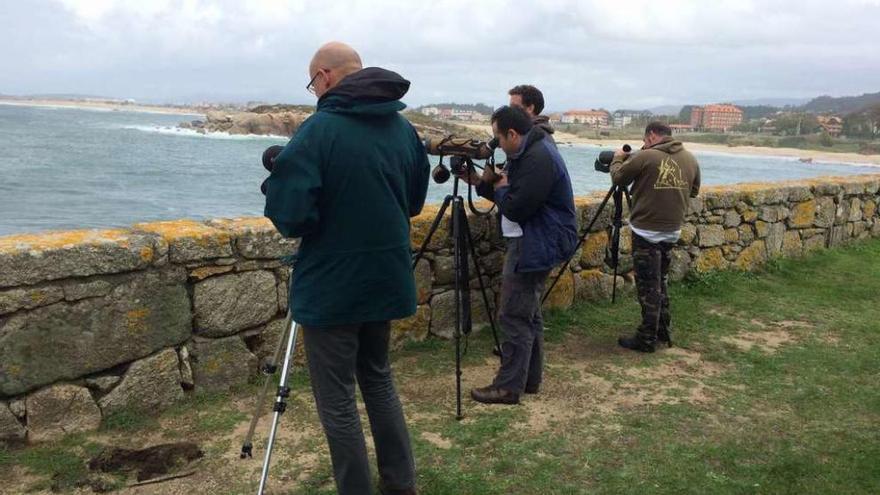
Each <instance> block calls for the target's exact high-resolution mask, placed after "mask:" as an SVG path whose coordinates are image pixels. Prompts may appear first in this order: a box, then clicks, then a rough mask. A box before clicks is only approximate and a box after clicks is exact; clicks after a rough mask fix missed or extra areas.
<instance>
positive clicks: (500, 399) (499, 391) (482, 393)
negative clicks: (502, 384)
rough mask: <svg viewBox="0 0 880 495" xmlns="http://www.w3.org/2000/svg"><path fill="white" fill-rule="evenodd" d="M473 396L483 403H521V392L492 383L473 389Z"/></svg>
mask: <svg viewBox="0 0 880 495" xmlns="http://www.w3.org/2000/svg"><path fill="white" fill-rule="evenodd" d="M471 398H472V399H474V400H475V401H477V402H482V403H483V404H519V394H515V393H513V392H511V391H509V390H504V389H503V388H496V387H493V386H491V385H489V386H488V387H483V388H475V389H473V390H471Z"/></svg>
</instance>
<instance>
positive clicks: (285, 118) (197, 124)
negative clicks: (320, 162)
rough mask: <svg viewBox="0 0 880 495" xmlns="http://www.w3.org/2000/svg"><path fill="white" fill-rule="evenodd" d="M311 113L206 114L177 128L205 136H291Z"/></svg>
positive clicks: (296, 111) (291, 111)
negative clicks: (201, 118) (202, 117)
mask: <svg viewBox="0 0 880 495" xmlns="http://www.w3.org/2000/svg"><path fill="white" fill-rule="evenodd" d="M309 115H311V113H307V112H303V111H298V110H287V111H281V112H266V113H258V112H254V111H250V112H223V111H214V112H208V113H207V114H206V115H205V120H193V121H190V122H182V123H181V124H179V126H178V127H180V128H181V129H192V130H195V131H196V132H199V133H202V134H207V133H209V132H224V133H227V134H237V135H242V134H244V135H246V134H257V135H261V136H285V137H287V136H291V135H292V134H293V133H294V132H296V130H297V128H299V126H300V124H302V123H303V122H304V121H305V120H306V119H307V118H308V117H309Z"/></svg>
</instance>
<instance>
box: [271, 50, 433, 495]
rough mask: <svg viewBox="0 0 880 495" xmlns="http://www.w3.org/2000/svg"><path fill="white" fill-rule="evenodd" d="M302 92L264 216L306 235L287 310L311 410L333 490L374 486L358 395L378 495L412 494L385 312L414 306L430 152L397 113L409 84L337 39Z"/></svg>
mask: <svg viewBox="0 0 880 495" xmlns="http://www.w3.org/2000/svg"><path fill="white" fill-rule="evenodd" d="M309 77H310V78H311V81H310V82H309V84H308V87H307V89H309V91H310V92H312V93H314V94H315V95H316V96H317V97H318V106H317V111H316V112H315V114H314V115H312V116H311V117H309V118H308V119H307V120H306V121H305V122H303V124H302V125H301V126H300V128H299V130H298V131H297V132H296V134H295V135H294V136H293V138H292V139H291V140H290V142H289V143H288V144H287V146H286V147H285V148H284V151H282V152H281V154H280V155H278V157H277V158H276V160H275V168H274V170H273V172H272V175H271V177H269V179H268V181H267V190H266V210H265V215H266V216H267V217H269V218H270V219H271V220H272V223H273V224H275V227H276V228H277V229H278V231H279V232H281V233H282V234H283V235H284V236H286V237H302V243H301V246H300V249H299V252H298V253H297V260H296V266H295V268H294V271H293V276H292V277H293V278H292V280H291V294H290V295H291V302H290V308H291V313H292V315H293V319H294V320H295V321H297V322H298V323H300V324H302V326H303V336H304V342H305V350H306V357H307V358H308V364H309V376H310V377H311V382H312V391H313V392H314V395H315V402H316V404H317V407H318V415H319V416H320V418H321V423H322V425H323V426H324V433H325V434H326V436H327V443H328V444H329V447H330V457H331V459H332V461H333V474H334V476H335V478H336V486H337V489H338V491H339V493H340V494H369V493H372V490H371V482H370V471H371V469H370V464H369V461H368V459H367V448H366V444H365V442H364V434H363V430H362V429H361V421H360V417H359V415H358V410H357V404H356V402H355V381H357V383H358V385H360V389H361V395H362V396H363V399H364V404H365V405H366V409H367V414H368V416H369V417H370V429H371V430H372V432H373V441H374V443H375V445H376V458H377V461H378V464H379V476H380V480H379V482H380V487H381V491H382V492H383V493H384V494H399V495H409V494H415V493H416V491H415V481H416V480H415V472H414V466H413V456H412V448H411V446H410V440H409V433H408V432H407V428H406V423H405V421H404V417H403V410H402V408H401V405H400V400H399V399H398V397H397V392H396V391H395V389H394V383H393V381H392V376H391V368H390V366H389V362H388V339H389V331H390V325H389V320H394V319H398V318H404V317H407V316H410V315H412V314H414V313H415V311H416V292H415V281H414V278H413V274H412V267H411V263H412V252H411V246H410V232H409V228H410V224H409V218H410V217H412V216H415V215H417V214H418V213H419V212H420V211H421V209H422V205H423V204H424V202H425V194H426V192H427V188H428V173H429V165H428V157H427V155H426V154H425V149H424V147H423V146H422V143H421V141H420V140H419V138H418V135H417V134H416V132H415V130H414V129H413V128H412V126H411V125H410V124H409V122H407V120H406V119H405V118H404V117H403V116H401V115H400V113H399V112H400V110H402V109H403V108H405V105H404V104H403V103H401V102H400V98H402V97H403V95H404V94H406V92H407V90H408V89H409V81H407V80H406V79H404V78H402V77H400V76H399V75H398V74H396V73H394V72H391V71H388V70H384V69H379V68H375V67H370V68H366V69H363V68H362V67H361V60H360V57H359V56H358V54H357V52H355V51H354V50H353V49H352V48H351V47H349V46H348V45H344V44H342V43H328V44H327V45H324V46H323V47H321V49H320V50H318V52H317V53H316V54H315V57H314V58H313V59H312V63H311V65H310V67H309Z"/></svg>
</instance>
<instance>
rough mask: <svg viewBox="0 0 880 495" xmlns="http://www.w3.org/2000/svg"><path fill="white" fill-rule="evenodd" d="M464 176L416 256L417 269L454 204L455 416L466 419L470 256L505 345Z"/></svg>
mask: <svg viewBox="0 0 880 495" xmlns="http://www.w3.org/2000/svg"><path fill="white" fill-rule="evenodd" d="M459 180H460V178H459V177H458V175H456V176H455V180H454V182H453V185H452V194H450V195H448V196H446V198H445V199H444V200H443V205H442V206H441V207H440V211H438V212H437V216H436V217H434V222H433V223H432V224H431V229H430V230H429V231H428V235H427V236H426V237H425V240H424V241H422V246H421V247H420V248H419V251H418V253H416V255H415V257H414V258H413V269H415V267H416V264H417V263H418V262H419V260H421V259H422V256H423V255H424V253H425V249H427V247H428V243H429V242H431V237H432V236H433V235H434V232H436V231H437V227H439V226H440V222H441V221H442V220H443V214H444V213H446V209H447V208H448V207H449V205H450V204H451V205H452V240H453V251H452V252H453V265H454V268H455V333H454V334H453V336H454V338H455V394H456V402H455V419H462V418H463V417H464V416H463V415H462V413H461V355H462V352H461V339H462V335H465V336H467V335H469V334H470V333H471V329H472V321H471V299H470V269H469V257H473V260H474V267H476V269H477V280H478V281H479V283H480V292H481V293H482V295H483V304H484V305H485V307H486V313H487V314H488V315H489V325H490V326H491V327H492V337H493V338H494V339H495V346H496V348H498V349H500V347H501V344H500V343H499V341H498V332H497V331H496V329H495V317H494V316H493V315H492V308H491V307H490V306H489V298H488V297H487V296H486V287H485V284H484V282H483V273H482V271H481V270H480V263H479V257H478V256H477V251H476V248H475V247H474V242H473V238H472V237H471V230H470V226H469V225H468V218H467V213H465V210H464V198H462V197H461V196H460V195H459V194H458V185H459Z"/></svg>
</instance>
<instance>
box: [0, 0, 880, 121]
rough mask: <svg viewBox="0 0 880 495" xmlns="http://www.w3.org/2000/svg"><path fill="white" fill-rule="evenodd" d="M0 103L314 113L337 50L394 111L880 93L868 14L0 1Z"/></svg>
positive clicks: (844, 1) (827, 6) (764, 6)
mask: <svg viewBox="0 0 880 495" xmlns="http://www.w3.org/2000/svg"><path fill="white" fill-rule="evenodd" d="M2 3H4V5H2V10H3V11H4V15H3V16H0V32H2V33H3V35H2V36H3V38H4V39H3V43H2V44H0V57H2V60H3V61H4V66H5V67H4V70H3V71H2V72H0V92H5V93H37V92H39V93H48V92H55V93H61V92H64V93H70V92H77V93H90V94H106V95H112V96H126V97H135V98H138V99H144V100H152V101H174V100H177V101H180V100H192V99H197V98H211V99H228V100H232V99H235V100H242V99H262V100H273V101H289V102H295V103H307V102H310V101H311V100H310V95H308V94H307V93H305V91H304V89H302V88H303V86H304V85H305V83H306V79H307V75H306V66H307V64H308V61H309V58H310V57H311V54H312V52H313V51H314V50H315V48H317V47H318V46H319V45H320V44H321V43H323V42H325V41H328V40H331V39H340V40H343V41H347V42H350V43H351V44H353V45H354V46H355V47H356V48H358V50H359V51H360V52H361V55H362V57H363V58H364V61H365V63H367V64H369V65H380V66H385V67H389V68H392V69H394V70H397V71H399V72H400V73H401V74H403V75H404V76H405V77H407V78H409V79H411V80H412V81H413V86H412V89H411V92H410V94H409V95H408V97H407V100H406V101H407V102H408V103H410V104H415V105H418V104H423V103H428V102H436V101H440V100H443V101H459V102H476V101H482V102H486V103H490V104H498V103H501V102H503V101H505V99H506V98H505V93H506V90H507V89H508V88H509V87H511V86H513V85H515V84H519V83H523V82H530V83H533V84H536V85H538V86H539V87H541V89H542V90H543V91H544V92H545V95H546V96H547V99H548V105H549V107H550V108H553V109H566V108H572V107H598V106H604V107H606V108H619V107H629V108H633V107H636V108H639V107H650V106H655V105H662V104H675V103H688V102H695V103H698V102H709V101H719V100H734V99H748V98H758V97H810V96H817V95H819V94H825V93H829V94H834V95H843V94H858V93H862V92H866V91H877V90H880V57H878V55H877V54H878V53H880V42H878V41H877V37H876V29H877V20H878V19H880V0H861V1H859V0H840V1H836V2H834V3H829V2H825V1H805V0H800V1H757V0H740V1H738V2H700V1H685V0H669V1H665V2H656V1H642V0H617V1H615V2H607V1H600V0H592V1H577V0H545V1H542V2H525V1H497V0H488V1H480V2H474V1H470V0H450V1H438V2H434V3H431V4H430V5H428V4H423V3H420V2H407V1H398V0H372V1H347V2H344V1H335V2H323V4H322V3H319V2H313V1H312V2H308V3H306V2H302V1H287V0H251V1H249V2H239V1H232V0H181V1H170V0H153V1H150V2H143V1H140V0H54V1H51V0H36V1H33V2H16V1H13V0H2Z"/></svg>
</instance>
